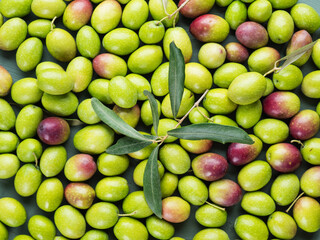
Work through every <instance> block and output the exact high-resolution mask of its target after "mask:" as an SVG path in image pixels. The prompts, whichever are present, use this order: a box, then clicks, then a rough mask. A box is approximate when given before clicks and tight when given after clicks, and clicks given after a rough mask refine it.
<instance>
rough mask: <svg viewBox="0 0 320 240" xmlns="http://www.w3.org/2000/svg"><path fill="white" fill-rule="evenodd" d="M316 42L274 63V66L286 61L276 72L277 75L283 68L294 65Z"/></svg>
mask: <svg viewBox="0 0 320 240" xmlns="http://www.w3.org/2000/svg"><path fill="white" fill-rule="evenodd" d="M316 42H317V41H314V42H312V43H309V44H308V45H305V46H303V47H302V48H299V49H297V50H296V51H294V52H292V53H290V54H289V55H287V56H285V57H283V58H280V59H279V60H278V61H276V63H275V66H276V65H277V64H278V63H279V62H281V61H284V60H286V61H285V62H284V63H283V64H282V66H281V67H280V69H278V70H277V73H278V72H280V71H281V70H282V69H284V68H285V67H287V66H289V65H290V64H291V63H294V62H295V61H297V60H298V59H299V58H300V57H302V56H303V55H304V54H305V53H306V52H307V51H309V50H310V49H311V48H312V47H313V45H315V44H316Z"/></svg>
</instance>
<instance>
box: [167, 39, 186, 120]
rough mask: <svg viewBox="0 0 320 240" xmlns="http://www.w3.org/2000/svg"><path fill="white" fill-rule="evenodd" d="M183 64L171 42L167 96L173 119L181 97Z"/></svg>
mask: <svg viewBox="0 0 320 240" xmlns="http://www.w3.org/2000/svg"><path fill="white" fill-rule="evenodd" d="M184 79H185V63H184V57H183V55H182V52H181V50H180V49H179V48H178V47H177V46H176V45H175V43H174V42H173V41H172V42H171V43H170V57H169V95H170V102H171V109H172V114H173V117H174V118H176V117H177V114H178V111H179V108H180V104H181V100H182V95H183V88H184Z"/></svg>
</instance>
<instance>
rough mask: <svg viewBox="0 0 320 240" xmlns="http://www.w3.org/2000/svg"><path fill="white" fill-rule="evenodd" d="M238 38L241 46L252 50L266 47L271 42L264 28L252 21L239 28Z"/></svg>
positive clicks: (237, 31)
mask: <svg viewBox="0 0 320 240" xmlns="http://www.w3.org/2000/svg"><path fill="white" fill-rule="evenodd" d="M236 38H237V39H238V41H239V42H240V43H241V44H243V45H244V46H246V47H248V48H252V49H257V48H261V47H264V46H265V45H267V43H268V41H269V37H268V32H267V30H266V29H265V28H264V26H262V25H261V24H259V23H256V22H252V21H248V22H244V23H242V24H241V25H240V26H239V27H238V28H237V30H236Z"/></svg>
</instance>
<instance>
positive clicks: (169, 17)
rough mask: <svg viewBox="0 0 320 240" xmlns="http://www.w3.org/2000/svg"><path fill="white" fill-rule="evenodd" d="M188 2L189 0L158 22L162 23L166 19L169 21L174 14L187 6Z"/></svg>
mask: <svg viewBox="0 0 320 240" xmlns="http://www.w3.org/2000/svg"><path fill="white" fill-rule="evenodd" d="M189 1H190V0H186V1H185V2H184V3H182V4H181V5H180V7H179V8H178V9H177V10H175V11H174V12H173V13H171V14H169V15H167V16H165V17H163V18H162V19H161V20H160V21H159V22H163V21H164V20H166V19H171V18H172V17H173V16H174V15H175V14H176V13H178V12H179V11H180V10H181V9H182V8H183V7H184V6H185V5H187V3H188V2H189Z"/></svg>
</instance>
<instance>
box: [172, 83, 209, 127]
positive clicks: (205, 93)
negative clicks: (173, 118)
mask: <svg viewBox="0 0 320 240" xmlns="http://www.w3.org/2000/svg"><path fill="white" fill-rule="evenodd" d="M208 92H209V89H207V90H206V91H205V92H204V93H203V94H202V96H201V97H200V98H199V99H198V101H196V102H195V103H194V104H193V106H192V108H190V109H189V111H188V112H187V113H186V114H185V115H184V116H183V117H182V118H181V119H180V120H179V122H178V124H177V125H176V126H175V127H174V129H176V128H177V127H179V126H180V125H181V123H182V122H183V121H184V120H185V119H186V118H187V117H188V115H189V113H190V112H191V111H192V110H193V109H194V108H195V107H197V106H199V104H200V102H201V101H202V99H204V97H205V96H206V95H207V93H208Z"/></svg>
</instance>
